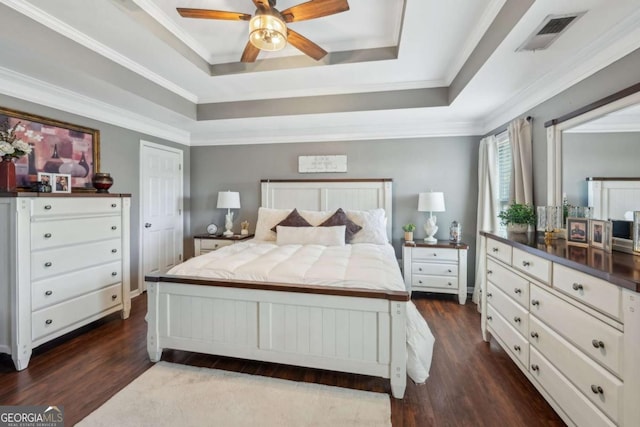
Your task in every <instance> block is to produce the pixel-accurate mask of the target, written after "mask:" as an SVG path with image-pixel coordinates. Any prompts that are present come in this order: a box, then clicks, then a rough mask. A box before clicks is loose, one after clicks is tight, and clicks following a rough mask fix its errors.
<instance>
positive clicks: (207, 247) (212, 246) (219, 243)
mask: <svg viewBox="0 0 640 427" xmlns="http://www.w3.org/2000/svg"><path fill="white" fill-rule="evenodd" d="M231 245H233V240H217V239H200V249H201V250H203V251H215V250H216V249H220V248H222V247H224V246H231Z"/></svg>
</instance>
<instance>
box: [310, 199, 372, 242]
mask: <svg viewBox="0 0 640 427" xmlns="http://www.w3.org/2000/svg"><path fill="white" fill-rule="evenodd" d="M337 225H344V226H345V227H344V241H345V242H346V243H349V242H350V241H351V239H352V238H353V236H354V235H355V234H356V233H357V232H358V231H360V230H362V227H360V226H359V225H358V224H356V223H355V222H353V221H351V220H350V219H349V218H347V214H346V213H345V212H344V211H343V210H342V208H338V210H337V211H335V213H334V214H333V215H331V216H330V217H329V218H327V219H326V220H325V221H324V222H323V223H322V224H320V225H319V227H335V226H337Z"/></svg>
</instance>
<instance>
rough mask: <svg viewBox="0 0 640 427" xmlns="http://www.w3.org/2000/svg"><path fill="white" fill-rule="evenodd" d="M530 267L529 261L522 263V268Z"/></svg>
mask: <svg viewBox="0 0 640 427" xmlns="http://www.w3.org/2000/svg"><path fill="white" fill-rule="evenodd" d="M530 265H531V263H530V262H529V261H522V266H523V267H529V266H530Z"/></svg>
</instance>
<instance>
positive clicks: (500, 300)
mask: <svg viewBox="0 0 640 427" xmlns="http://www.w3.org/2000/svg"><path fill="white" fill-rule="evenodd" d="M487 303H488V304H489V305H491V306H492V307H493V308H494V310H496V311H497V312H498V313H500V314H501V315H502V317H504V318H505V320H506V321H507V322H508V323H509V324H510V325H511V326H513V327H514V328H515V329H516V330H517V331H518V332H520V333H521V334H522V336H524V337H526V336H527V335H528V334H529V312H528V311H527V310H526V309H525V308H524V307H522V306H521V305H520V304H518V303H517V302H515V301H514V300H513V299H511V298H510V297H508V296H507V295H506V294H505V293H504V292H502V291H501V290H500V289H499V288H498V287H497V286H495V285H494V284H492V283H489V284H488V286H487Z"/></svg>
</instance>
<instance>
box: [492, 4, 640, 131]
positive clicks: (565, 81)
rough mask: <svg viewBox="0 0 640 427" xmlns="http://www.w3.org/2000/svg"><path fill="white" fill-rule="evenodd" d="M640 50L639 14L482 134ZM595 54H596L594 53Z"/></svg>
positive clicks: (505, 107) (495, 116) (517, 99)
mask: <svg viewBox="0 0 640 427" xmlns="http://www.w3.org/2000/svg"><path fill="white" fill-rule="evenodd" d="M639 47H640V11H639V12H636V13H634V14H632V15H630V16H628V17H627V18H626V19H625V20H624V21H622V22H620V23H619V24H618V25H616V26H615V27H613V28H612V29H611V30H609V31H608V32H607V33H605V34H603V35H602V36H601V37H599V38H598V39H597V40H595V41H594V42H593V43H591V44H590V45H588V46H586V47H584V48H583V49H581V50H580V52H579V53H577V54H576V55H574V56H572V57H571V60H570V61H565V62H563V63H560V64H557V65H556V66H555V67H554V68H553V70H552V71H551V72H549V73H547V74H545V75H544V76H542V77H541V78H539V79H538V80H536V81H535V82H533V83H532V84H531V85H529V86H528V87H527V88H525V89H524V90H522V91H520V92H519V93H518V94H516V95H515V96H514V97H512V98H511V99H510V100H508V101H506V102H504V103H503V104H502V105H501V108H498V109H497V110H496V111H494V112H493V113H491V114H489V115H488V116H487V117H486V120H485V126H484V131H483V134H486V133H489V132H491V131H492V130H493V129H496V128H498V127H500V126H502V125H504V124H505V123H508V122H509V121H510V120H513V118H514V117H517V116H519V115H521V114H524V113H526V112H527V111H529V110H531V109H533V108H534V107H536V106H538V105H540V104H542V103H543V102H544V101H547V100H548V99H550V98H552V97H554V96H556V95H558V94H559V93H561V92H562V91H564V90H566V89H567V88H570V87H572V86H573V85H575V84H577V83H579V82H581V81H582V80H584V79H586V78H587V77H589V76H591V75H593V74H595V73H596V72H598V71H600V70H602V69H603V68H605V67H607V66H608V65H611V64H612V63H613V62H615V61H617V60H619V59H621V58H623V57H624V56H626V55H628V54H630V53H631V52H633V51H634V50H636V49H638V48H639ZM594 52H596V53H594Z"/></svg>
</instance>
